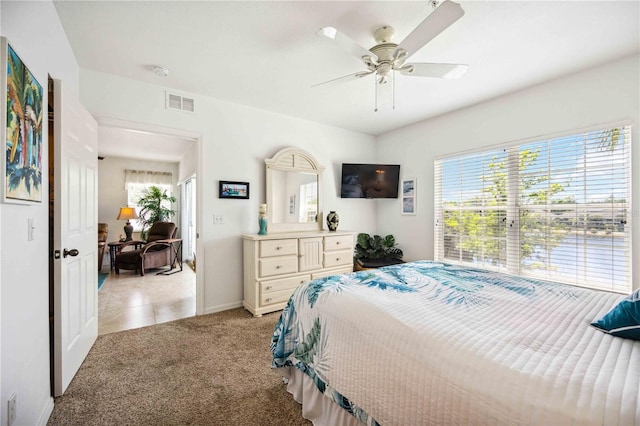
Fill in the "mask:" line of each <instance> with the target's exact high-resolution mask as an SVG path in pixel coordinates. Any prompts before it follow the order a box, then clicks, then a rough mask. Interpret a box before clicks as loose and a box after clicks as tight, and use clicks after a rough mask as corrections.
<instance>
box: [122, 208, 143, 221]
mask: <svg viewBox="0 0 640 426" xmlns="http://www.w3.org/2000/svg"><path fill="white" fill-rule="evenodd" d="M137 218H138V213H136V209H135V208H134V207H120V213H118V217H117V219H118V220H130V219H137Z"/></svg>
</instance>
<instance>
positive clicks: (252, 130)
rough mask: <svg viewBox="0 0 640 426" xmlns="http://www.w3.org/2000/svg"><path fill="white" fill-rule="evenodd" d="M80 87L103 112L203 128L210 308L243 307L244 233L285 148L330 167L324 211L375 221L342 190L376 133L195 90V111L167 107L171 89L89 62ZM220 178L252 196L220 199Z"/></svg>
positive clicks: (252, 226) (201, 255)
mask: <svg viewBox="0 0 640 426" xmlns="http://www.w3.org/2000/svg"><path fill="white" fill-rule="evenodd" d="M80 87H81V101H82V103H83V104H84V105H85V107H86V108H87V109H88V110H89V111H90V112H91V113H92V114H93V115H94V117H96V118H98V119H99V118H100V117H110V118H114V119H121V120H131V121H135V122H138V123H148V124H150V125H157V126H160V125H161V126H165V127H171V128H175V129H179V130H181V131H189V132H195V133H198V134H201V135H202V137H201V142H200V143H201V145H202V146H201V147H200V150H201V151H200V152H201V158H199V159H198V161H199V164H200V170H199V171H198V176H197V178H198V215H199V223H200V229H198V232H199V234H200V244H199V246H198V269H200V265H202V266H203V268H204V291H203V294H204V301H203V303H204V312H215V311H219V310H224V309H229V308H232V307H237V306H241V302H242V296H243V295H242V242H241V237H240V236H241V234H243V233H257V232H258V205H259V204H261V203H264V202H265V182H264V176H265V165H264V159H265V158H270V157H272V156H273V154H274V153H275V152H276V151H278V150H280V149H281V148H283V147H286V146H297V147H299V148H302V149H304V150H306V151H308V152H309V153H311V154H313V155H314V156H315V157H316V158H317V160H318V162H319V163H320V164H322V165H324V166H325V168H326V169H325V174H324V181H323V194H322V196H323V197H324V198H323V200H324V201H323V206H324V210H325V212H326V213H328V212H329V210H336V211H337V212H338V213H339V214H340V218H341V220H340V229H349V230H354V231H356V232H360V231H366V232H371V231H372V230H373V229H374V228H375V226H376V206H375V203H372V202H362V200H342V199H340V198H339V196H340V195H339V192H338V182H339V175H340V165H341V163H342V162H368V161H373V160H374V158H375V138H374V137H372V136H369V135H364V134H360V133H356V132H351V131H347V130H342V129H338V128H334V127H329V126H325V125H320V124H317V123H312V122H309V121H304V120H299V119H295V118H291V117H286V116H283V115H279V114H274V113H271V112H266V111H261V110H257V109H254V108H248V107H244V106H240V105H236V104H231V103H227V102H222V101H218V100H215V99H211V98H206V97H201V96H196V98H197V102H196V105H197V106H198V111H197V112H196V113H195V114H188V113H184V112H181V111H173V110H166V109H165V108H164V104H165V88H163V87H161V86H156V85H151V84H145V83H140V82H137V81H134V80H130V79H125V78H121V77H117V76H114V75H109V74H104V73H99V72H96V71H92V70H87V69H82V70H81V78H80ZM123 99H127V100H129V101H127V102H123V101H122V100H123ZM131 99H135V102H130V100H131ZM185 167H188V166H187V165H186V164H185ZM185 173H186V171H185ZM183 176H184V175H183V174H182V171H181V177H183ZM219 180H231V181H243V182H249V183H250V190H251V198H250V199H249V200H229V199H220V198H218V181H219ZM354 201H356V202H354ZM357 201H359V202H357ZM326 213H325V216H326ZM214 214H215V215H221V216H222V217H223V221H224V223H223V224H218V225H214V224H213V215H214ZM325 227H326V225H325Z"/></svg>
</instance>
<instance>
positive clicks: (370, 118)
mask: <svg viewBox="0 0 640 426" xmlns="http://www.w3.org/2000/svg"><path fill="white" fill-rule="evenodd" d="M54 3H55V6H56V9H57V11H58V14H59V16H60V20H61V22H62V25H63V27H64V30H65V32H66V34H67V36H68V38H69V42H70V44H71V47H72V48H73V50H74V52H75V54H76V58H77V60H78V63H79V65H80V67H82V68H89V69H93V70H97V71H101V72H106V73H111V74H116V75H120V76H123V77H128V78H132V79H136V80H141V81H146V82H149V83H153V84H158V85H162V86H166V87H167V88H172V89H174V90H177V91H180V92H182V93H188V94H194V95H196V98H197V95H206V96H210V97H213V98H218V99H222V100H226V101H229V102H233V103H238V104H244V105H249V106H252V107H256V108H260V109H265V110H270V111H274V112H278V113H282V114H286V115H290V116H295V117H300V118H303V119H308V120H312V121H316V122H321V123H326V124H329V125H333V126H338V127H342V128H345V129H352V130H355V131H358V132H363V133H368V134H372V135H378V134H382V133H385V132H387V131H390V130H392V129H395V128H398V127H402V126H405V125H407V124H410V123H413V122H416V121H420V120H423V119H426V118H429V117H433V116H436V115H440V114H443V113H446V112H449V111H452V110H455V109H459V108H463V107H465V106H468V105H471V104H474V103H477V102H481V101H483V100H487V99H490V98H494V97H497V96H501V95H503V94H506V93H509V92H513V91H516V90H519V89H523V88H525V87H530V86H532V85H536V84H539V83H541V82H544V81H548V80H550V79H554V78H557V77H560V76H563V75H566V74H570V73H573V72H575V71H577V70H580V69H584V68H587V67H591V66H595V65H599V64H602V63H606V62H608V61H612V60H615V59H618V58H621V57H624V56H627V55H631V54H634V53H637V52H639V51H640V2H639V1H637V0H636V1H600V2H598V1H527V2H520V1H493V2H491V1H460V2H459V3H460V5H461V6H462V8H463V9H464V11H465V15H464V16H463V17H462V18H461V19H460V20H458V21H457V22H456V23H454V24H453V25H452V26H451V27H449V28H448V29H447V30H445V31H444V32H443V33H442V34H440V35H439V36H438V37H436V38H435V39H434V40H432V41H431V42H430V43H428V44H427V45H426V46H425V47H424V48H422V49H420V50H419V51H418V52H417V53H416V54H415V55H413V56H412V57H411V58H410V61H408V62H446V63H462V64H469V65H470V69H469V71H468V72H467V74H466V75H465V76H464V77H463V78H462V79H460V80H444V79H431V78H424V77H408V76H401V75H398V76H397V77H396V108H395V110H381V111H378V112H374V111H373V106H374V82H373V77H372V76H369V77H367V78H364V79H361V80H357V81H351V82H348V83H344V84H342V85H338V86H333V87H329V86H320V87H316V88H312V87H311V86H312V85H313V84H316V83H319V82H323V81H326V80H330V79H332V78H336V77H341V76H344V75H347V74H351V73H354V72H357V71H361V70H364V66H363V65H362V63H361V61H359V60H358V59H357V58H355V57H353V56H350V55H349V54H347V53H345V52H343V51H342V50H340V49H338V48H336V46H334V45H332V44H331V43H329V42H327V41H326V40H323V39H321V38H319V37H317V36H316V35H315V33H316V31H317V30H318V29H319V28H321V27H324V26H334V27H336V28H337V29H338V30H340V31H341V32H342V33H344V34H345V35H347V36H349V37H351V38H352V39H353V40H355V41H356V42H358V43H359V44H361V45H363V46H365V47H366V48H370V47H372V46H373V45H374V44H375V43H374V40H373V35H372V33H373V31H374V30H375V29H377V28H378V27H380V26H382V25H391V26H393V27H394V28H395V29H396V37H395V38H394V41H395V42H398V43H399V42H400V41H402V40H403V39H404V38H405V37H406V36H407V35H408V34H409V32H410V31H411V30H412V29H413V28H415V27H416V26H417V25H418V24H419V23H420V22H421V21H422V20H423V19H424V18H425V17H426V16H427V15H428V14H429V13H431V11H432V8H431V6H430V5H429V2H428V1H409V2H405V1H354V2H346V1H340V2H337V1H329V2H318V1H283V2H274V1H259V2H258V1H253V2H245V1H155V2H143V1H57V0H54ZM154 64H159V65H163V66H165V67H167V68H169V70H170V75H169V76H168V77H159V76H157V75H155V74H154V73H152V72H151V67H152V65H154ZM147 152H148V151H147Z"/></svg>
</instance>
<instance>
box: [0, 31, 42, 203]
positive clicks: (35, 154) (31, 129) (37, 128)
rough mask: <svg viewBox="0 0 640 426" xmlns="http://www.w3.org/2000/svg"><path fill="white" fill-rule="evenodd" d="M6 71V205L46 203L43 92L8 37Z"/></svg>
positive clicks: (4, 47)
mask: <svg viewBox="0 0 640 426" xmlns="http://www.w3.org/2000/svg"><path fill="white" fill-rule="evenodd" d="M1 44H2V47H1V50H2V52H1V55H0V56H1V59H2V63H3V64H4V65H5V70H6V72H3V73H2V87H5V88H6V94H7V96H6V100H7V102H6V104H4V103H3V105H2V106H3V108H2V117H3V120H2V121H3V128H2V134H4V137H5V148H4V159H3V161H2V171H3V176H4V182H3V183H2V188H3V191H2V199H3V201H4V202H14V203H21V202H41V201H42V126H43V122H42V121H43V111H42V109H43V90H42V86H41V85H40V84H39V83H38V81H37V80H36V79H35V77H34V76H33V74H32V73H31V71H30V70H29V68H27V66H26V65H25V64H24V62H22V60H21V59H20V57H19V56H18V54H17V53H16V51H15V50H13V48H12V47H11V45H9V43H8V42H7V40H6V38H2V40H1Z"/></svg>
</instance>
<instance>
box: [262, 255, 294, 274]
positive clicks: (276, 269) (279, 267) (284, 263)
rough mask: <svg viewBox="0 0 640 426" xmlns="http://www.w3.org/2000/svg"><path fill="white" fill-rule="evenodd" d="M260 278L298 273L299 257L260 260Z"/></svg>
mask: <svg viewBox="0 0 640 426" xmlns="http://www.w3.org/2000/svg"><path fill="white" fill-rule="evenodd" d="M259 265H260V277H270V276H272V275H282V274H291V273H294V272H298V256H281V257H267V258H265V259H260V260H259Z"/></svg>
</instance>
